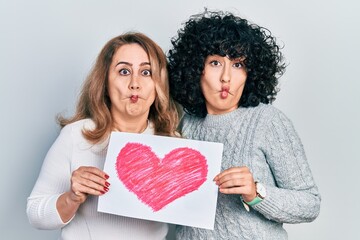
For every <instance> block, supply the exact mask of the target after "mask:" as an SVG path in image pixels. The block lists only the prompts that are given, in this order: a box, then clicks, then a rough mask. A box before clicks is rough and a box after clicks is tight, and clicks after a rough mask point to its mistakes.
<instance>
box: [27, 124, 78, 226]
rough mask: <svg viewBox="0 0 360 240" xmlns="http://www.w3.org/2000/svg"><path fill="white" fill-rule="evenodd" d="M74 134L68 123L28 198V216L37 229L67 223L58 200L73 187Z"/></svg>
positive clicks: (52, 147)
mask: <svg viewBox="0 0 360 240" xmlns="http://www.w3.org/2000/svg"><path fill="white" fill-rule="evenodd" d="M71 135H72V132H71V127H70V126H69V125H68V126H66V127H64V128H63V129H62V130H61V132H60V135H59V136H58V138H57V139H56V140H55V142H54V144H53V145H52V146H51V148H50V149H49V151H48V153H47V155H46V157H45V159H44V162H43V165H42V167H41V171H40V174H39V177H38V179H37V181H36V183H35V186H34V188H33V190H32V192H31V194H30V196H29V197H28V199H27V209H26V212H27V216H28V219H29V222H30V224H31V225H32V226H34V227H36V228H39V229H48V230H53V229H60V228H62V227H64V226H65V225H66V224H67V223H64V222H62V220H61V217H60V215H59V213H58V211H57V208H56V202H57V199H58V197H59V196H60V195H61V194H62V193H64V192H65V191H68V190H69V188H70V177H71V176H70V174H71V171H70V165H71V152H72V136H71ZM70 221H71V220H70Z"/></svg>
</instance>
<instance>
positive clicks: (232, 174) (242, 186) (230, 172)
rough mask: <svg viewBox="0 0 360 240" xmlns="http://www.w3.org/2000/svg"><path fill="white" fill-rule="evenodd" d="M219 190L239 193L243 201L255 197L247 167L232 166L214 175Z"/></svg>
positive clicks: (253, 186)
mask: <svg viewBox="0 0 360 240" xmlns="http://www.w3.org/2000/svg"><path fill="white" fill-rule="evenodd" d="M214 181H215V183H216V185H218V186H219V191H220V192H221V193H224V194H241V195H242V198H243V200H244V201H245V202H250V201H252V200H253V199H254V198H255V197H256V186H255V182H254V178H253V175H252V173H251V172H250V170H249V168H247V167H232V168H229V169H226V170H225V171H223V172H221V173H219V174H218V175H216V176H215V178H214Z"/></svg>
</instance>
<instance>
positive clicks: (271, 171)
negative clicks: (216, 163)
mask: <svg viewBox="0 0 360 240" xmlns="http://www.w3.org/2000/svg"><path fill="white" fill-rule="evenodd" d="M180 127H181V130H182V133H183V135H184V137H186V138H190V139H196V140H203V141H210V142H221V143H223V144H224V152H223V158H222V170H225V169H227V168H230V167H234V166H247V167H248V168H249V169H250V171H251V172H252V174H253V177H254V179H255V180H256V181H259V182H261V183H263V185H265V187H266V191H267V196H266V198H265V199H264V200H263V201H262V202H261V203H259V204H257V205H255V206H253V207H252V208H251V209H250V211H249V212H247V211H246V209H245V208H244V206H243V204H242V202H241V198H240V195H226V194H222V193H219V196H218V202H217V210H216V218H215V227H214V230H213V231H211V230H205V229H200V228H193V227H187V226H177V228H176V237H177V239H181V240H190V239H216V240H218V239H226V240H232V239H256V240H258V239H266V240H270V239H274V240H275V239H276V240H282V239H287V233H286V231H285V229H284V228H283V223H301V222H310V221H313V220H314V219H315V218H316V217H317V216H318V214H319V211H320V200H321V199H320V195H319V192H318V188H317V186H316V185H315V182H314V179H313V177H312V174H311V171H310V168H309V165H308V163H307V160H306V156H305V152H304V149H303V146H302V143H301V141H300V139H299V137H298V135H297V133H296V131H295V129H294V127H293V125H292V123H291V122H290V120H289V119H288V118H287V117H286V116H285V115H284V114H283V113H282V112H280V111H279V110H278V109H276V108H275V107H273V106H271V105H265V104H260V105H259V106H257V107H249V108H242V107H240V108H238V109H237V110H235V111H233V112H230V113H226V114H223V115H207V116H206V117H205V118H196V117H193V116H189V115H185V116H184V117H183V119H182V123H181V125H180ZM209 177H212V176H209ZM204 201H206V199H204Z"/></svg>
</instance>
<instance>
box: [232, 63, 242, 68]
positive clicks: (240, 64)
mask: <svg viewBox="0 0 360 240" xmlns="http://www.w3.org/2000/svg"><path fill="white" fill-rule="evenodd" d="M233 66H234V67H235V68H242V66H243V65H242V63H240V62H237V63H234V64H233Z"/></svg>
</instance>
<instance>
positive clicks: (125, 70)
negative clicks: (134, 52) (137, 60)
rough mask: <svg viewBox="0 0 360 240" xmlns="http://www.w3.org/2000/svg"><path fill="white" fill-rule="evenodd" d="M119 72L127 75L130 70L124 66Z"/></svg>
mask: <svg viewBox="0 0 360 240" xmlns="http://www.w3.org/2000/svg"><path fill="white" fill-rule="evenodd" d="M119 73H120V75H124V76H126V75H129V74H130V71H129V70H128V69H126V68H123V69H120V71H119Z"/></svg>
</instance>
